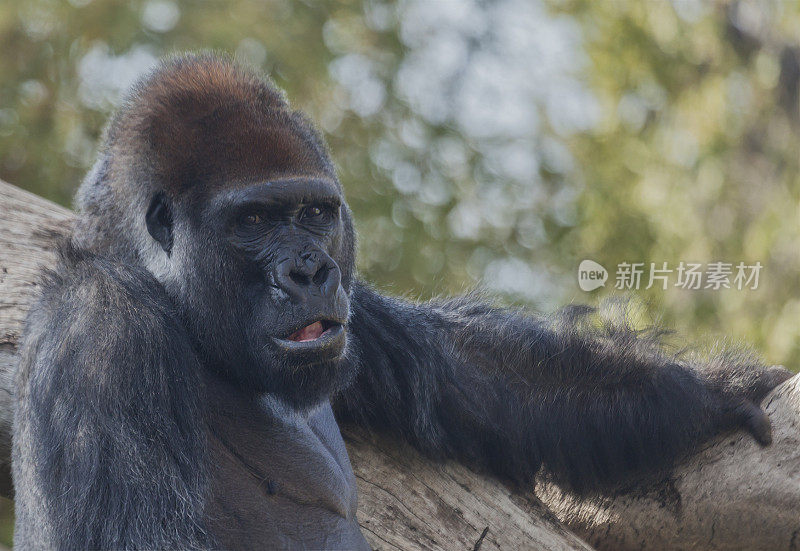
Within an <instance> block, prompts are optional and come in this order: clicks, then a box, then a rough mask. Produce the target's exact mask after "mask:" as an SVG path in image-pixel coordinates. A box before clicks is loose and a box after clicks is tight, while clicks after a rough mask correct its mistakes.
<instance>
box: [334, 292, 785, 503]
mask: <svg viewBox="0 0 800 551" xmlns="http://www.w3.org/2000/svg"><path fill="white" fill-rule="evenodd" d="M352 309H353V313H352V317H351V320H350V330H351V334H352V337H353V341H354V346H353V347H352V350H353V353H354V355H357V357H355V358H354V361H357V362H358V363H359V364H360V370H359V375H358V378H357V380H356V383H355V385H354V386H353V388H351V389H350V390H348V391H346V392H344V393H342V394H341V395H340V396H338V397H337V399H336V401H335V409H336V410H337V411H338V413H339V416H340V417H341V418H342V419H343V420H345V421H347V422H355V423H357V424H359V425H364V426H368V427H371V428H373V429H376V430H380V431H388V432H391V433H393V434H397V435H398V436H401V437H403V438H405V439H406V440H407V441H409V442H411V443H412V444H414V445H415V446H416V447H418V448H419V449H420V450H422V451H423V452H425V453H427V454H429V455H431V456H433V457H438V458H452V459H458V460H461V461H464V462H467V463H468V464H470V465H473V466H475V467H478V468H480V469H483V470H485V471H489V472H491V473H492V474H494V475H497V476H500V477H502V478H504V479H507V480H509V481H512V482H516V483H518V484H523V485H525V484H528V485H529V484H531V483H533V481H534V476H535V475H536V474H537V473H538V472H539V470H540V467H542V466H543V467H544V469H545V471H546V472H547V474H548V475H549V476H551V477H552V478H554V479H555V481H556V482H557V483H559V484H560V485H562V486H563V487H565V488H567V489H570V490H572V491H574V492H577V493H580V494H592V493H597V492H610V491H614V490H619V489H620V488H623V487H625V486H628V485H631V484H639V483H643V482H646V481H649V480H651V479H652V478H653V477H656V476H660V475H663V474H664V473H665V472H666V471H667V470H668V469H669V468H670V467H671V466H672V465H673V464H674V462H675V461H676V460H677V459H679V458H681V457H682V456H683V455H685V454H686V453H688V452H690V451H692V450H693V449H695V448H696V447H697V445H698V444H700V443H701V442H703V441H704V440H706V439H708V438H709V437H710V436H712V435H714V434H717V433H719V432H721V431H724V430H730V429H733V428H737V427H745V428H747V429H749V430H750V431H751V432H752V433H753V435H754V436H755V437H756V438H757V439H758V440H759V441H761V442H762V443H764V444H767V443H769V441H770V427H769V422H768V420H767V419H766V417H765V415H764V414H763V412H761V410H760V409H759V408H758V407H757V406H756V405H755V404H757V403H758V402H759V401H760V400H761V398H763V396H764V395H765V394H766V393H767V391H768V390H770V389H771V388H772V387H774V386H775V385H776V384H778V383H779V382H781V381H783V380H785V379H786V377H788V372H787V371H786V370H785V369H783V368H779V367H772V368H768V367H764V366H763V365H762V364H761V363H760V362H759V361H758V360H757V359H756V358H754V357H753V356H752V355H750V354H746V353H742V352H733V351H730V350H726V351H722V352H720V353H718V354H716V355H713V356H712V357H711V358H710V359H707V360H701V359H700V358H693V359H691V358H688V357H682V356H680V355H674V354H668V353H666V352H665V351H664V348H663V347H662V346H660V339H659V334H658V333H657V332H652V331H651V332H636V331H633V330H632V329H630V328H629V327H627V326H626V324H625V323H624V319H622V320H621V321H617V322H615V321H614V320H611V321H605V322H604V321H603V320H600V319H598V318H599V316H597V315H596V312H595V311H594V310H593V309H591V308H588V307H580V306H577V307H571V308H568V309H565V310H564V311H562V312H561V313H559V314H558V315H556V316H552V317H550V318H543V317H538V316H535V315H532V314H530V313H525V312H522V311H515V310H510V309H502V308H495V307H492V306H491V305H489V304H488V303H486V302H485V301H482V300H480V298H473V297H465V298H461V299H457V300H452V301H445V302H439V303H431V304H413V303H408V302H402V301H399V300H396V299H391V298H387V297H383V296H381V295H379V294H378V293H376V292H375V291H373V290H371V289H370V288H369V287H368V286H365V285H363V284H360V285H357V286H356V288H355V289H354V291H353V297H352Z"/></svg>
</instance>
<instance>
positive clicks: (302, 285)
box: [275, 251, 342, 300]
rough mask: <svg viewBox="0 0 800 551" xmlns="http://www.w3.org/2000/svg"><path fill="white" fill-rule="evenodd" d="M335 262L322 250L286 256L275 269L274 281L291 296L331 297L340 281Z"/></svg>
mask: <svg viewBox="0 0 800 551" xmlns="http://www.w3.org/2000/svg"><path fill="white" fill-rule="evenodd" d="M341 277H342V276H341V272H340V270H339V266H337V264H336V262H335V261H334V260H333V259H332V258H331V257H330V256H328V255H327V254H326V253H325V252H323V251H310V252H305V253H303V254H299V255H297V256H295V257H294V258H287V259H285V260H283V261H282V262H280V263H279V264H278V267H277V269H276V270H275V283H276V284H277V285H278V287H280V288H281V289H282V290H283V291H285V292H286V293H287V294H289V295H290V296H291V297H293V298H295V299H297V300H302V299H303V298H305V297H308V296H322V297H324V298H332V297H333V296H334V295H335V294H336V290H337V289H338V288H339V284H340V283H341Z"/></svg>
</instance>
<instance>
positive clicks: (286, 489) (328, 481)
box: [206, 392, 368, 549]
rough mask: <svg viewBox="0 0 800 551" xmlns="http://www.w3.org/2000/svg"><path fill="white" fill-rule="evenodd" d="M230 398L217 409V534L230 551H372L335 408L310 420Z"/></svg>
mask: <svg viewBox="0 0 800 551" xmlns="http://www.w3.org/2000/svg"><path fill="white" fill-rule="evenodd" d="M235 394H236V393H228V392H223V393H221V394H220V395H218V396H217V397H215V400H214V401H215V403H214V404H213V405H212V407H210V408H209V420H208V426H209V452H210V458H209V459H210V475H211V492H212V496H211V499H210V500H209V503H208V504H209V508H208V510H207V511H206V517H207V519H208V525H209V528H210V529H211V530H212V532H213V533H214V535H215V536H216V538H217V541H218V543H219V544H220V545H221V546H223V547H224V548H226V549H295V548H303V549H308V548H311V549H317V548H326V549H361V548H368V546H367V544H366V542H365V541H364V538H363V536H362V535H361V532H360V530H359V527H358V524H357V522H356V484H355V476H354V475H353V471H352V468H351V467H350V461H349V459H348V457H347V451H346V450H345V447H344V442H343V441H342V437H341V435H340V433H339V428H338V426H337V425H336V421H335V419H334V417H333V412H332V411H331V407H330V405H329V404H327V403H326V404H324V406H321V407H320V408H318V409H317V410H315V411H314V412H312V413H311V414H310V415H309V416H308V417H305V416H300V415H298V414H296V413H294V412H291V411H289V410H288V409H286V408H285V407H284V406H282V405H281V404H280V403H278V402H277V401H274V400H270V399H262V400H259V401H247V400H242V399H241V396H236V395H235Z"/></svg>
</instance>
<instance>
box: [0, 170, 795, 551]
mask: <svg viewBox="0 0 800 551" xmlns="http://www.w3.org/2000/svg"><path fill="white" fill-rule="evenodd" d="M0 205H2V210H1V211H0V494H3V495H11V492H12V487H11V484H10V476H9V465H10V460H9V451H10V434H11V432H10V431H11V421H12V417H13V407H14V398H13V389H14V384H13V381H14V376H15V371H16V350H17V345H18V342H19V338H20V332H21V329H22V325H23V322H24V318H25V314H26V312H27V310H28V308H29V305H30V302H31V300H32V299H33V297H34V296H35V295H36V291H37V274H38V272H39V270H40V268H41V267H44V266H49V265H52V263H53V244H54V241H55V240H56V239H57V238H58V237H59V236H61V235H64V234H65V233H67V232H68V231H69V229H70V227H71V224H72V221H73V218H74V215H73V214H72V213H71V212H70V211H69V210H67V209H64V208H62V207H59V206H57V205H55V204H53V203H51V202H49V201H47V200H45V199H42V198H41V197H37V196H35V195H32V194H30V193H27V192H25V191H22V190H20V189H18V188H15V187H14V186H11V185H9V184H6V183H3V182H0ZM765 405H766V409H767V412H768V413H769V414H770V417H771V419H772V421H773V424H774V427H773V428H774V444H773V445H772V446H771V447H769V448H760V447H759V446H758V445H757V444H755V443H754V442H753V441H752V439H751V438H750V437H749V436H747V435H743V434H741V435H740V434H735V435H728V436H726V437H721V438H718V439H717V440H715V441H713V442H711V443H709V445H708V446H706V447H705V448H704V449H703V450H701V451H700V452H699V453H698V454H696V455H695V456H694V457H692V458H690V459H689V460H688V461H687V462H685V463H684V464H683V465H681V466H680V467H679V468H678V469H676V471H675V473H674V475H673V476H672V477H671V478H670V479H669V480H666V481H664V482H663V483H661V484H659V485H657V486H655V487H653V488H651V489H650V490H649V491H648V492H646V493H639V494H637V495H626V496H617V497H615V498H607V499H604V500H595V501H580V500H577V499H575V498H574V497H572V496H569V495H566V494H563V493H562V492H561V491H560V490H559V489H558V488H556V487H554V486H551V485H548V484H546V483H542V484H541V485H540V486H539V487H538V488H537V492H536V494H537V496H538V498H537V497H534V496H533V494H531V495H519V494H514V493H512V492H510V491H509V490H508V489H507V488H506V487H504V486H503V485H502V484H500V483H498V482H496V481H493V480H490V479H488V478H486V477H482V476H480V475H477V474H475V473H473V472H471V471H470V470H468V469H466V468H465V467H463V466H461V465H458V464H453V463H448V464H444V465H440V464H434V463H431V462H429V461H426V460H425V459H423V458H422V457H420V456H419V455H418V454H417V453H415V452H414V451H413V450H411V449H409V448H408V447H407V446H404V445H402V444H399V443H397V442H393V441H389V440H386V439H382V438H379V437H375V436H369V435H367V434H365V433H363V432H361V431H358V430H355V429H352V428H347V427H345V428H344V430H343V434H344V436H345V441H346V443H347V446H348V451H349V453H350V458H351V461H352V463H353V468H354V470H355V473H356V476H357V479H358V490H359V514H358V519H359V523H360V524H361V526H362V528H363V530H364V533H365V535H366V536H367V538H368V539H369V541H370V543H371V544H372V545H373V547H375V548H376V549H404V550H405V549H409V550H416V549H420V550H422V549H426V550H427V549H481V550H489V549H548V550H549V549H553V550H556V549H558V550H560V549H590V548H589V547H588V546H587V545H586V544H585V543H583V541H581V540H580V539H579V537H578V536H580V537H582V538H584V539H585V540H586V541H588V542H590V543H591V544H592V545H594V546H596V548H598V549H608V550H626V549H653V550H656V549H658V550H663V549H708V550H723V549H752V550H760V549H763V550H777V549H795V548H798V549H800V377H797V376H796V377H794V378H792V379H790V380H789V381H786V382H785V383H783V384H782V385H781V386H779V387H778V388H776V389H775V390H774V391H773V392H772V393H771V394H770V395H769V396H767V398H766V399H765ZM539 499H541V500H542V501H539ZM542 502H544V503H542ZM565 526H566V528H565ZM570 530H571V531H570ZM575 534H577V535H578V536H576V535H575Z"/></svg>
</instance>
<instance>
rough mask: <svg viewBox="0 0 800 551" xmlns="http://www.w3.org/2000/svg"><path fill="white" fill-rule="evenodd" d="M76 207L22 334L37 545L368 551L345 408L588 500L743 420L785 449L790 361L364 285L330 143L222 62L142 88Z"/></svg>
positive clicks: (664, 466)
mask: <svg viewBox="0 0 800 551" xmlns="http://www.w3.org/2000/svg"><path fill="white" fill-rule="evenodd" d="M79 206H80V209H81V216H80V220H79V223H78V225H77V227H76V230H75V232H74V235H73V240H74V243H75V244H74V245H67V246H66V247H65V248H64V249H63V251H62V259H61V261H60V264H59V265H58V267H57V268H56V269H55V271H54V272H51V273H49V274H48V275H47V277H46V282H45V284H44V286H43V294H42V297H41V299H40V300H39V302H38V304H37V305H36V306H35V307H34V308H33V309H32V311H31V314H30V319H29V322H28V328H27V335H26V338H25V342H24V346H23V356H22V362H21V364H20V376H19V388H18V397H19V403H18V408H17V412H16V416H15V432H14V451H13V468H14V482H15V486H16V495H17V524H16V532H15V544H16V545H17V546H18V547H19V548H23V549H33V548H37V549H38V548H48V549H49V548H62V549H84V548H104V549H105V548H113V549H156V548H170V549H178V548H180V549H186V548H188V549H191V548H217V547H224V548H263V549H268V548H269V549H272V548H319V547H336V548H345V549H362V548H364V547H366V542H365V540H364V539H363V536H362V535H361V533H360V531H359V528H358V525H357V523H356V518H355V479H354V476H353V473H352V471H351V469H350V465H349V463H348V460H347V456H346V453H345V451H344V444H343V442H342V441H341V436H340V435H339V433H338V430H337V426H336V424H335V421H334V418H333V414H332V411H331V405H330V400H331V399H333V400H334V403H335V406H336V410H337V412H338V415H339V417H340V418H341V419H343V420H346V421H347V422H354V423H357V424H359V425H362V426H365V427H368V428H370V429H373V430H377V431H384V432H388V433H391V434H394V435H395V436H397V437H400V438H403V439H405V440H407V441H408V442H410V443H411V444H412V445H414V446H416V447H417V448H419V449H420V450H422V451H423V452H425V453H427V454H428V455H430V456H432V457H435V458H439V459H445V458H452V459H456V460H460V461H463V462H465V463H467V464H469V465H472V466H474V467H476V468H478V469H481V470H484V471H487V472H490V473H492V474H494V475H496V476H498V477H501V478H503V479H505V480H507V481H510V482H513V483H516V484H519V485H530V484H532V483H533V482H534V480H535V477H536V476H537V475H538V474H539V473H541V472H542V471H544V472H546V473H547V475H548V476H551V477H552V478H553V479H555V480H556V481H557V482H558V483H560V484H562V485H563V486H565V487H567V488H569V489H571V490H573V491H576V492H579V493H582V494H591V493H596V492H607V491H613V490H616V489H619V488H621V487H625V486H628V485H631V484H636V483H640V482H642V481H646V480H648V479H649V478H651V477H653V476H656V475H660V474H663V473H664V472H666V471H667V470H668V469H669V468H670V467H671V466H672V465H673V463H674V462H675V461H676V460H677V459H678V458H680V457H681V456H683V455H684V454H686V453H688V452H690V451H691V450H692V449H694V448H695V447H696V446H697V445H698V444H700V443H701V442H702V441H703V440H705V439H707V438H709V437H710V436H712V435H714V434H716V433H718V432H720V431H724V430H729V429H735V428H740V427H742V428H746V429H748V430H750V431H751V433H752V434H753V435H754V436H755V437H756V438H757V439H758V440H759V441H760V442H762V443H764V444H766V443H768V442H769V438H770V436H769V421H768V419H767V418H766V416H765V414H764V413H763V412H762V411H761V410H760V409H759V408H758V406H757V403H758V401H759V400H760V398H761V397H763V395H764V394H765V393H766V392H767V391H768V390H769V389H770V388H772V387H773V386H775V385H776V384H777V383H778V382H780V381H781V380H783V379H784V378H786V376H787V372H786V371H785V370H780V369H773V368H765V367H763V366H762V365H761V364H760V363H758V362H757V361H755V360H753V359H752V358H749V357H745V356H740V355H730V354H728V355H725V354H722V355H720V354H717V355H715V356H712V357H711V359H706V360H702V361H701V360H699V359H692V358H689V357H688V356H686V357H682V356H676V355H670V354H666V353H665V352H664V351H663V349H662V348H661V347H660V346H659V344H658V340H657V339H656V338H655V337H654V335H652V334H640V333H637V332H634V331H632V330H630V329H629V328H627V327H626V326H625V325H624V324H622V325H619V324H617V325H613V324H605V325H604V324H599V323H597V322H596V320H595V319H594V314H593V313H592V311H591V310H590V309H586V308H572V309H569V310H566V311H565V312H563V313H562V314H561V315H560V316H558V317H556V318H541V317H536V316H532V315H529V314H526V313H523V312H520V311H513V310H508V309H500V308H494V307H492V306H491V305H488V304H487V303H485V302H484V301H481V300H480V299H477V298H469V297H467V298H463V299H458V300H455V301H449V302H436V303H430V304H413V303H409V302H403V301H400V300H396V299H391V298H387V297H383V296H381V295H379V294H378V293H376V292H375V291H373V290H371V289H370V288H369V287H368V286H366V285H365V284H363V283H359V282H356V281H355V275H354V271H355V268H354V265H355V262H354V254H355V236H354V233H353V227H352V221H351V218H350V211H349V209H348V207H347V204H346V202H345V201H344V196H343V193H342V189H341V185H340V184H339V182H338V180H337V179H336V175H335V173H334V171H333V164H332V162H331V161H330V159H329V158H328V156H327V152H326V151H325V148H324V145H323V143H322V141H321V138H320V137H319V136H318V134H317V133H316V131H314V129H313V127H311V125H310V124H309V123H308V121H307V120H306V119H305V118H304V117H303V116H301V115H300V114H298V113H296V112H293V111H291V109H290V108H289V106H288V104H287V103H286V101H285V99H283V96H282V95H281V94H280V93H279V92H277V91H276V90H275V89H274V87H272V86H271V85H270V83H269V82H267V81H265V80H263V79H261V78H259V77H257V76H255V75H253V74H251V73H249V72H247V71H245V70H243V69H241V68H239V67H237V66H236V65H235V64H233V63H231V62H230V61H228V60H226V59H224V58H218V57H215V56H210V55H201V56H182V57H178V58H173V59H171V60H168V61H166V62H165V63H164V64H163V65H162V66H161V67H160V68H159V69H157V70H156V71H155V72H154V73H153V74H151V75H150V76H148V77H147V78H146V79H144V80H143V82H142V83H140V84H139V85H137V86H136V87H135V89H134V91H133V93H132V94H131V96H130V98H129V99H128V100H127V101H126V104H125V106H124V107H123V109H122V110H121V111H120V112H119V113H118V114H117V115H116V116H115V117H114V119H113V121H112V123H111V126H110V128H109V130H108V132H107V136H106V141H105V145H104V147H103V150H102V153H101V155H100V159H99V160H98V162H97V165H96V168H95V169H94V170H93V171H92V172H91V173H90V174H89V176H87V178H86V180H85V181H84V183H83V185H82V187H81V190H80V191H79ZM321 328H327V329H326V332H325V333H323V334H321V335H319V332H320V331H322V329H321ZM307 331H308V332H307ZM308 335H319V336H317V337H316V338H309V337H308ZM325 335H327V337H326V336H325ZM298 526H302V527H303V528H302V529H299V528H298Z"/></svg>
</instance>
